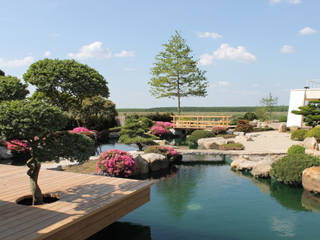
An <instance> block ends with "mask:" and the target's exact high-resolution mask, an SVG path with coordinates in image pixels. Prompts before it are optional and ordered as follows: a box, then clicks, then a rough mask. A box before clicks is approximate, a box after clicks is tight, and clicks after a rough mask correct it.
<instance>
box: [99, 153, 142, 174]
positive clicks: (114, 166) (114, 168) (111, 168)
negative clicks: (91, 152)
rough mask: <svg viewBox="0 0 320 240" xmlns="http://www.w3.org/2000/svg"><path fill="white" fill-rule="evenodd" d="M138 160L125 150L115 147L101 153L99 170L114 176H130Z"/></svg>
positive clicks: (100, 172) (101, 172)
mask: <svg viewBox="0 0 320 240" xmlns="http://www.w3.org/2000/svg"><path fill="white" fill-rule="evenodd" d="M135 166H136V161H135V160H134V159H133V158H132V157H131V155H130V154H129V153H127V152H125V151H121V150H117V149H113V150H108V151H105V152H103V153H101V154H100V155H99V159H98V161H97V172H98V173H99V174H102V175H107V176H114V177H129V176H131V175H132V174H133V172H134V170H135Z"/></svg>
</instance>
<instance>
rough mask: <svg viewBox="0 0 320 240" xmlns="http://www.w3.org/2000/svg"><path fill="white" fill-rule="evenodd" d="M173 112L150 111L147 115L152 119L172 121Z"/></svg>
mask: <svg viewBox="0 0 320 240" xmlns="http://www.w3.org/2000/svg"><path fill="white" fill-rule="evenodd" d="M172 115H173V113H159V112H156V113H148V114H147V115H146V116H145V117H147V118H149V119H151V120H152V121H161V122H171V121H172Z"/></svg>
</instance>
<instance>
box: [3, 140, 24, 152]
mask: <svg viewBox="0 0 320 240" xmlns="http://www.w3.org/2000/svg"><path fill="white" fill-rule="evenodd" d="M6 146H7V149H8V150H14V151H17V152H25V151H27V150H29V148H28V144H27V143H26V142H24V141H20V140H17V139H15V140H11V141H9V142H6Z"/></svg>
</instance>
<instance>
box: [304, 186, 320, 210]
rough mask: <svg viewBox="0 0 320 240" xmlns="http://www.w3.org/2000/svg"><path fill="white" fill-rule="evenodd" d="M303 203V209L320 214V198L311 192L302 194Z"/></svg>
mask: <svg viewBox="0 0 320 240" xmlns="http://www.w3.org/2000/svg"><path fill="white" fill-rule="evenodd" d="M301 202H302V205H303V207H305V208H306V209H308V210H311V211H316V212H318V213H320V197H319V196H316V195H314V194H313V193H311V192H308V191H304V192H303V193H302V197H301Z"/></svg>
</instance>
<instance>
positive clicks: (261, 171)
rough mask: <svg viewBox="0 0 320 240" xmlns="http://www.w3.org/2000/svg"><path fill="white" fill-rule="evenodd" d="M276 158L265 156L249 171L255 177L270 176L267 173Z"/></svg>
mask: <svg viewBox="0 0 320 240" xmlns="http://www.w3.org/2000/svg"><path fill="white" fill-rule="evenodd" d="M276 160H277V159H276V158H266V159H264V160H262V161H259V162H258V163H257V164H256V165H255V166H254V167H253V168H252V171H251V174H252V175H253V176H255V177H261V178H268V177H270V175H269V173H270V170H271V164H272V163H274V162H275V161H276Z"/></svg>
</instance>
